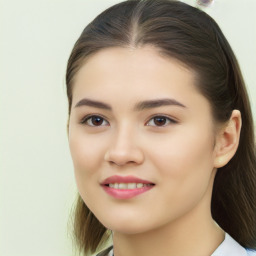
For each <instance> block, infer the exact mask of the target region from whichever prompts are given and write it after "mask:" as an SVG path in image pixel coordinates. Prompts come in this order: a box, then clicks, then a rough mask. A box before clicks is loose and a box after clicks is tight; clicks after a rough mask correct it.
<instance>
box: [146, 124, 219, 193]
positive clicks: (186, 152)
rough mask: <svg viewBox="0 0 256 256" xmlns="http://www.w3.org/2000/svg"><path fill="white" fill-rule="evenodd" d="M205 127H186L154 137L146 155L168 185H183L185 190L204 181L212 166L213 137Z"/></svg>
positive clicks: (204, 182) (209, 174)
mask: <svg viewBox="0 0 256 256" xmlns="http://www.w3.org/2000/svg"><path fill="white" fill-rule="evenodd" d="M206 130H207V129H206ZM209 131H210V129H208V132H204V131H199V130H198V127H197V128H195V129H193V127H190V129H188V130H187V131H182V132H181V133H179V134H178V133H176V134H173V136H172V135H171V134H170V136H169V137H168V138H165V140H164V139H163V140H162V141H158V142H159V143H158V144H156V145H157V146H156V147H154V149H153V150H152V151H151V154H150V158H151V160H152V162H153V164H154V165H155V166H156V167H157V169H158V170H159V172H160V173H161V175H160V179H161V180H160V181H161V182H162V181H164V179H168V180H169V184H170V187H172V188H177V189H178V188H181V187H182V188H184V189H185V188H187V189H185V190H186V191H189V190H191V189H192V188H196V187H197V186H198V184H202V183H203V184H205V185H208V182H209V179H210V176H211V173H212V170H213V139H214V138H213V135H212V134H211V133H210V132H209ZM180 191H181V190H180ZM191 191H192V190H191Z"/></svg>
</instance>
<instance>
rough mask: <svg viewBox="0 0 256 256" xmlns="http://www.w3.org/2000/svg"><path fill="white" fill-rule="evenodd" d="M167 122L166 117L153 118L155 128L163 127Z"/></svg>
mask: <svg viewBox="0 0 256 256" xmlns="http://www.w3.org/2000/svg"><path fill="white" fill-rule="evenodd" d="M166 122H167V120H166V117H155V118H154V123H155V125H156V126H163V125H165V124H166Z"/></svg>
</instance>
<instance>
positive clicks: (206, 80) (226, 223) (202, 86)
mask: <svg viewBox="0 0 256 256" xmlns="http://www.w3.org/2000/svg"><path fill="white" fill-rule="evenodd" d="M143 45H153V46H155V47H156V48H157V49H158V50H159V53H160V54H162V55H164V56H169V57H171V58H176V59H177V60H179V61H181V62H182V63H183V64H184V65H186V66H187V67H189V68H190V69H193V70H194V71H195V72H196V74H197V86H198V90H199V91H200V92H201V93H202V94H203V95H204V96H205V97H206V98H207V99H208V100H209V102H210V104H211V108H212V114H213V118H214V120H215V121H216V122H220V123H223V122H226V121H227V120H228V119H229V118H230V116H231V112H232V110H234V109H238V110H240V112H241V115H242V120H243V125H242V130H241V135H240V144H239V147H238V150H237V152H236V154H235V156H234V157H233V158H232V160H231V161H230V162H229V163H228V164H227V165H226V166H224V167H222V168H219V170H218V171H217V175H216V177H215V182H214V188H213V195H212V204H211V206H212V207H211V211H212V216H213V218H214V220H215V221H216V222H217V223H218V224H219V225H220V226H221V227H222V228H223V229H224V230H225V231H226V232H228V233H229V234H230V235H231V236H232V237H233V238H234V239H235V240H236V241H238V242H239V243H240V244H241V245H242V246H244V247H247V248H256V152H255V138H254V131H253V120H252V113H251V108H250V103H249V99H248V95H247V92H246V88H245V84H244V80H243V77H242V74H241V71H240V68H239V64H238V62H237V60H236V57H235V55H234V53H233V51H232V49H231V47H230V45H229V43H228V41H227V40H226V38H225V36H224V35H223V33H222V31H221V29H220V28H219V26H218V25H217V24H216V22H215V21H214V20H213V19H212V18H211V17H210V16H209V15H207V14H206V13H204V12H203V11H200V10H199V9H197V8H194V7H191V6H189V5H187V4H184V3H182V2H179V1H175V0H128V1H125V2H122V3H119V4H116V5H114V6H112V7H110V8H109V9H107V10H105V11H104V12H102V13H101V14H100V15H98V16H97V17H96V18H95V19H94V20H93V21H92V22H91V23H90V24H89V25H88V26H87V27H86V28H85V29H84V31H83V32H82V34H81V36H80V37H79V39H78V41H77V42H76V44H75V46H74V48H73V50H72V53H71V56H70V58H69V61H68V66H67V73H66V84H67V96H68V101H69V113H70V108H71V104H72V86H73V80H74V78H75V75H76V73H77V71H78V70H79V69H80V68H81V66H82V65H83V63H84V62H85V61H86V59H87V58H88V57H90V56H92V55H93V54H94V53H96V52H98V51H100V50H102V49H105V48H108V47H117V46H119V47H141V46H143ZM74 235H75V239H76V243H77V245H78V247H79V250H80V251H81V252H83V253H85V254H86V253H87V252H94V251H95V250H96V249H97V248H98V246H99V245H100V244H101V243H102V242H104V241H105V239H106V238H107V235H108V231H107V229H106V228H105V227H104V226H103V225H102V224H101V223H100V222H99V221H98V220H97V219H96V217H95V216H94V215H93V213H92V212H91V211H90V210H89V209H88V208H87V206H86V205H85V203H84V202H83V200H82V199H81V197H80V196H79V195H78V200H77V204H76V209H75V215H74Z"/></svg>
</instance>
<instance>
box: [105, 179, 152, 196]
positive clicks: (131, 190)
mask: <svg viewBox="0 0 256 256" xmlns="http://www.w3.org/2000/svg"><path fill="white" fill-rule="evenodd" d="M101 186H102V187H103V189H104V191H105V192H106V193H107V194H109V195H110V196H112V197H114V198H117V199H129V198H132V197H135V196H137V195H140V194H142V193H144V192H146V191H149V190H150V189H152V188H153V187H154V186H155V184H154V183H152V182H150V181H148V180H143V179H140V178H137V177H134V176H118V175H115V176H111V177H109V178H107V179H105V180H104V181H103V182H102V183H101Z"/></svg>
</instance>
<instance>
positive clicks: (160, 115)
mask: <svg viewBox="0 0 256 256" xmlns="http://www.w3.org/2000/svg"><path fill="white" fill-rule="evenodd" d="M156 117H163V118H166V119H167V120H168V121H169V124H164V125H162V126H158V125H149V124H148V123H149V122H150V121H151V120H153V119H154V118H156ZM177 123H178V121H177V120H176V119H175V118H173V117H170V116H168V115H165V114H157V115H153V116H151V117H150V119H149V120H148V121H147V122H146V126H153V127H159V128H161V127H166V126H168V125H170V124H177Z"/></svg>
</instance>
